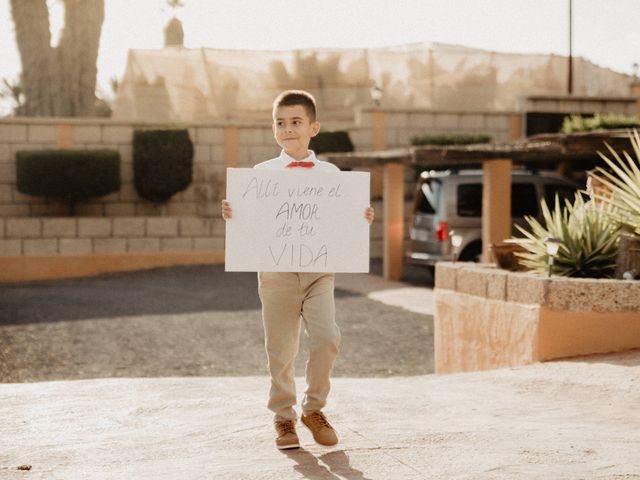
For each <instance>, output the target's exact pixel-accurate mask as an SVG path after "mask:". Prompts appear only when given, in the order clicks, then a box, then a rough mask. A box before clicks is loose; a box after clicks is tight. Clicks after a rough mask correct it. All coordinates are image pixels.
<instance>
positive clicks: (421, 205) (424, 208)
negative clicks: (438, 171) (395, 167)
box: [416, 178, 442, 214]
mask: <svg viewBox="0 0 640 480" xmlns="http://www.w3.org/2000/svg"><path fill="white" fill-rule="evenodd" d="M441 190H442V183H441V182H440V180H436V179H435V178H428V179H426V180H425V181H424V182H422V184H421V185H420V188H419V189H418V194H417V195H416V211H418V212H420V213H427V214H434V213H436V212H437V211H438V207H439V206H440V191H441Z"/></svg>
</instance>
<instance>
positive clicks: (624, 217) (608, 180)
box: [593, 130, 640, 241]
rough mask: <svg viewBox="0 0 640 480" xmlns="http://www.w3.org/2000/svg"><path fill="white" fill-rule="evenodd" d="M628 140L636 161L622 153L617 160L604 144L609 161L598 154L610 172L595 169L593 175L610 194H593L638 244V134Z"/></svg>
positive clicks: (639, 225) (639, 186)
mask: <svg viewBox="0 0 640 480" xmlns="http://www.w3.org/2000/svg"><path fill="white" fill-rule="evenodd" d="M629 138H630V140H631V145H632V147H633V150H634V153H635V157H636V158H632V157H631V155H629V154H628V153H627V152H626V151H624V152H622V155H623V156H622V157H621V156H620V155H619V154H618V153H617V152H616V151H615V150H614V149H613V148H611V145H609V144H608V143H605V145H606V147H607V149H608V150H609V152H610V153H611V155H612V157H613V158H609V157H607V156H606V155H604V154H603V153H602V152H598V155H600V157H601V158H602V159H603V160H604V161H605V162H606V163H607V165H608V166H609V168H610V169H611V171H607V170H605V169H604V168H602V167H598V168H596V173H595V174H594V175H593V176H594V177H595V178H597V179H598V180H600V181H601V182H602V183H603V184H604V185H605V186H606V187H607V188H608V189H609V191H610V193H609V194H606V195H595V198H596V199H597V200H599V201H601V202H602V203H604V204H607V205H608V206H610V207H611V208H610V209H607V212H606V213H607V215H609V217H610V218H611V219H612V220H613V221H614V222H616V223H617V224H619V225H620V226H622V227H623V229H624V230H625V231H627V232H628V233H630V234H631V235H632V236H633V237H634V238H635V239H636V240H639V241H640V135H639V134H638V130H633V132H630V133H629ZM623 157H624V158H623Z"/></svg>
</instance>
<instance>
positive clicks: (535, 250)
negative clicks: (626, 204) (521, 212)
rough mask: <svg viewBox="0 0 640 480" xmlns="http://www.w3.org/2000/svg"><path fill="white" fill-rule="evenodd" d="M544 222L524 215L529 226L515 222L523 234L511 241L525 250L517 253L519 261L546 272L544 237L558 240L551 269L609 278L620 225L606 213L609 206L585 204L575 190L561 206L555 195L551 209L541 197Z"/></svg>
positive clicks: (613, 268)
mask: <svg viewBox="0 0 640 480" xmlns="http://www.w3.org/2000/svg"><path fill="white" fill-rule="evenodd" d="M541 207H542V216H543V219H544V226H543V225H542V224H541V223H540V222H538V221H537V220H536V219H535V218H533V217H525V220H526V221H527V223H528V224H529V230H526V229H524V228H521V227H520V226H516V228H518V230H519V231H520V232H521V233H522V234H523V235H524V237H523V238H512V239H511V241H512V242H514V243H517V244H518V245H521V246H522V247H524V248H525V250H526V252H522V253H516V255H517V256H519V257H520V258H521V259H522V260H521V263H522V264H523V265H524V266H526V267H528V268H530V269H532V270H534V271H537V272H539V273H541V274H546V273H547V272H548V268H549V265H548V263H547V262H548V258H549V256H548V254H547V242H546V241H545V239H546V238H547V237H554V238H557V239H559V240H560V242H561V243H560V248H559V250H558V254H557V255H556V258H555V260H554V264H553V273H554V274H555V275H561V276H566V277H589V278H608V277H611V276H612V275H613V273H614V272H615V268H616V262H615V260H616V254H617V252H618V243H617V241H618V235H619V230H620V227H619V226H618V225H617V224H613V223H611V222H610V221H609V219H608V216H607V215H606V214H605V213H606V212H609V211H610V210H611V208H612V207H609V206H607V205H605V204H602V205H601V206H595V204H593V203H590V204H585V202H584V199H583V198H582V195H580V194H576V196H575V199H574V201H573V203H571V202H569V201H568V200H565V205H564V208H562V207H561V205H560V200H559V199H558V197H557V196H556V198H555V202H554V206H553V209H552V210H551V209H549V206H548V205H547V203H546V202H545V201H544V200H542V202H541Z"/></svg>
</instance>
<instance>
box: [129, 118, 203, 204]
mask: <svg viewBox="0 0 640 480" xmlns="http://www.w3.org/2000/svg"><path fill="white" fill-rule="evenodd" d="M192 177H193V143H192V142H191V139H190V138H189V131H188V130H186V129H185V130H136V131H135V132H134V134H133V181H134V184H135V187H136V190H137V191H138V195H140V196H141V197H142V198H145V199H147V200H149V201H151V202H154V203H159V202H166V201H167V200H169V198H171V196H172V195H175V194H176V193H178V192H181V191H182V190H184V189H186V188H187V187H188V186H189V184H190V183H191V180H192Z"/></svg>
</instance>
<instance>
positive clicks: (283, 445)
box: [274, 420, 300, 450]
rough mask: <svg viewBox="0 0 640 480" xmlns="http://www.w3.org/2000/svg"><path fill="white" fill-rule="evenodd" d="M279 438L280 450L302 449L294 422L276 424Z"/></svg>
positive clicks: (286, 421)
mask: <svg viewBox="0 0 640 480" xmlns="http://www.w3.org/2000/svg"><path fill="white" fill-rule="evenodd" d="M274 425H275V427H276V432H277V433H278V436H277V437H276V447H278V448H279V449H280V450H289V449H290V448H300V440H298V435H297V434H296V422H295V421H294V420H281V421H278V422H275V423H274Z"/></svg>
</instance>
